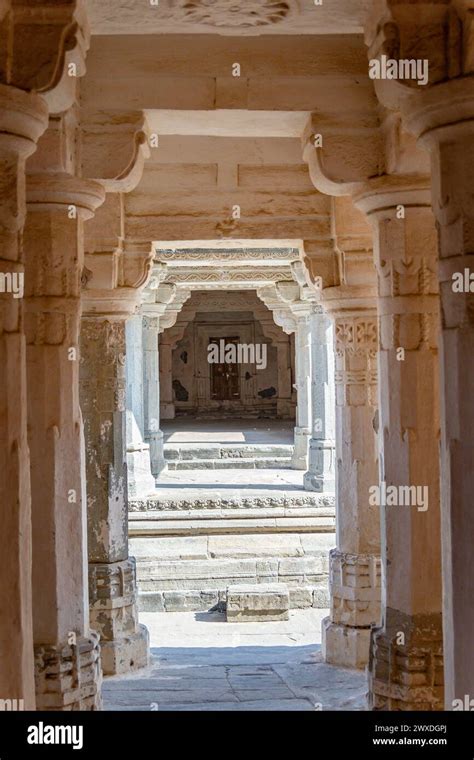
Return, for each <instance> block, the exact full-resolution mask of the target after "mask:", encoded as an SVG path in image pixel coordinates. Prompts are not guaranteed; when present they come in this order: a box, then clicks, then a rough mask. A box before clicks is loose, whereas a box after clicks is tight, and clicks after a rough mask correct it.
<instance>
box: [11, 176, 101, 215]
mask: <svg viewBox="0 0 474 760" xmlns="http://www.w3.org/2000/svg"><path fill="white" fill-rule="evenodd" d="M26 188H27V194H26V200H27V204H28V213H34V212H35V211H56V212H61V213H64V214H65V215H66V216H68V217H69V219H76V218H78V217H79V218H81V219H83V220H84V221H85V220H86V219H91V218H92V217H93V216H94V212H95V210H96V209H97V208H98V207H99V206H100V205H101V204H102V203H103V202H104V200H105V190H104V189H103V187H102V186H101V185H100V184H99V183H98V182H94V181H93V180H87V179H81V178H79V177H74V176H72V175H71V174H67V173H66V172H57V173H50V174H47V173H43V174H29V175H28V176H27V185H26Z"/></svg>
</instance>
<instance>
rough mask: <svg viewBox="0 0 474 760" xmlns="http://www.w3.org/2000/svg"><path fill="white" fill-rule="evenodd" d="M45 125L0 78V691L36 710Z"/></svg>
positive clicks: (36, 108) (42, 112)
mask: <svg viewBox="0 0 474 760" xmlns="http://www.w3.org/2000/svg"><path fill="white" fill-rule="evenodd" d="M46 126H47V109H46V106H45V104H44V102H43V100H41V99H40V98H39V97H37V96H36V95H30V94H27V93H24V92H22V91H20V90H17V89H15V88H13V87H7V86H4V85H0V164H1V167H2V189H1V193H0V273H1V274H2V277H3V282H4V286H3V287H2V289H1V292H0V388H1V394H0V466H1V471H2V477H1V478H0V501H1V505H2V507H1V511H0V514H1V518H0V528H1V536H2V549H1V552H0V576H1V578H2V583H1V585H0V609H1V610H2V614H1V616H0V649H1V651H2V653H3V656H2V658H1V661H0V698H2V699H23V700H24V707H25V709H27V710H31V709H34V706H35V688H34V665H33V618H32V590H31V563H32V538H31V492H30V457H29V451H28V440H27V413H26V409H27V386H26V382H27V381H26V344H25V335H24V325H23V301H22V297H21V296H22V289H23V282H24V280H23V278H24V253H23V245H22V228H23V224H24V220H25V161H26V158H27V157H28V156H29V155H31V154H32V153H33V151H34V150H35V147H36V141H37V139H38V137H39V136H40V135H41V133H42V132H43V131H44V130H45V129H46Z"/></svg>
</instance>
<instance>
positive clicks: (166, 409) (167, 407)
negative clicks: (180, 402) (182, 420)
mask: <svg viewBox="0 0 474 760" xmlns="http://www.w3.org/2000/svg"><path fill="white" fill-rule="evenodd" d="M175 416H176V412H175V408H174V404H171V403H168V402H162V403H161V404H160V420H174V418H175Z"/></svg>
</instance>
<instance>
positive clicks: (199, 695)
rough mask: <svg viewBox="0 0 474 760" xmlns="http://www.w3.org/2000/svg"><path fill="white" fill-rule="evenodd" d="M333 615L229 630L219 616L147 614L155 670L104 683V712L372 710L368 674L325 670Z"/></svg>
mask: <svg viewBox="0 0 474 760" xmlns="http://www.w3.org/2000/svg"><path fill="white" fill-rule="evenodd" d="M326 614H327V610H315V609H310V610H294V611H291V612H290V619H289V621H280V622H266V623H262V622H259V623H227V622H226V621H225V616H224V615H223V614H221V613H217V612H176V613H172V614H163V613H144V614H143V615H141V622H142V623H144V624H145V625H146V626H147V627H148V629H149V631H150V644H151V651H152V662H151V664H150V666H149V667H148V668H147V669H145V670H141V671H136V672H135V673H133V674H129V675H126V676H113V677H111V678H107V679H106V680H105V682H104V688H103V695H104V707H105V709H106V710H122V711H123V710H126V711H129V710H135V711H140V710H142V711H148V710H150V711H151V710H165V711H183V710H197V711H202V710H206V711H213V710H218V711H229V710H231V711H233V710H239V711H245V710H250V711H266V710H279V711H282V710H283V711H287V710H290V711H311V710H321V709H322V710H364V709H366V697H365V694H366V676H365V673H364V672H361V671H353V670H346V669H344V668H338V667H334V666H332V665H326V664H325V663H323V662H322V658H321V653H320V643H321V620H322V618H323V617H324V616H325V615H326Z"/></svg>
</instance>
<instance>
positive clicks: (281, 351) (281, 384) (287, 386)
mask: <svg viewBox="0 0 474 760" xmlns="http://www.w3.org/2000/svg"><path fill="white" fill-rule="evenodd" d="M276 347H277V361H278V399H277V416H278V417H279V418H281V419H288V418H291V417H292V416H293V413H294V407H293V403H292V401H291V359H290V342H289V340H285V341H277V344H276Z"/></svg>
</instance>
